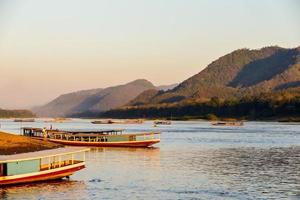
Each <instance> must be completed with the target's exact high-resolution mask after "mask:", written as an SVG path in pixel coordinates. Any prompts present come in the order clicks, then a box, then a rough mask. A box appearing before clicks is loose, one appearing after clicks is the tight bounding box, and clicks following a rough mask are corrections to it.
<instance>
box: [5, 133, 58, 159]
mask: <svg viewBox="0 0 300 200" xmlns="http://www.w3.org/2000/svg"><path fill="white" fill-rule="evenodd" d="M59 147H62V145H59V144H55V143H52V142H48V141H42V140H37V139H32V138H29V137H24V136H18V135H13V134H9V133H3V132H0V155H12V154H17V153H28V152H33V151H41V150H47V149H55V148H59Z"/></svg>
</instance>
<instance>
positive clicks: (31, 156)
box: [0, 147, 90, 163]
mask: <svg viewBox="0 0 300 200" xmlns="http://www.w3.org/2000/svg"><path fill="white" fill-rule="evenodd" d="M89 150H90V149H89V148H86V147H63V148H57V149H51V150H43V151H35V152H29V153H20V154H15V155H0V163H8V162H20V161H26V160H36V159H41V158H49V157H54V156H62V155H68V154H75V153H80V152H85V151H89Z"/></svg>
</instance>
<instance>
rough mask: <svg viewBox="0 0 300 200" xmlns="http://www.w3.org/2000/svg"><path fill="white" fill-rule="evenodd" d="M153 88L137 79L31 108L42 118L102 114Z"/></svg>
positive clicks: (64, 97) (74, 94)
mask: <svg viewBox="0 0 300 200" xmlns="http://www.w3.org/2000/svg"><path fill="white" fill-rule="evenodd" d="M154 88H155V86H154V85H153V84H152V83H151V82H149V81H147V80H144V79H138V80H135V81H133V82H130V83H127V84H124V85H118V86H114V87H108V88H105V89H93V90H84V91H79V92H73V93H69V94H64V95H61V96H59V97H57V98H56V99H54V100H53V101H51V102H49V103H48V104H46V105H44V106H40V107H36V108H33V111H34V112H35V113H36V114H37V115H38V116H42V117H46V116H47V117H65V116H71V115H74V114H76V113H82V112H103V111H106V110H109V109H113V108H117V107H119V106H123V105H125V104H126V103H128V102H129V101H130V100H132V99H134V98H135V97H136V96H137V95H139V94H140V93H141V92H143V91H145V90H149V89H154Z"/></svg>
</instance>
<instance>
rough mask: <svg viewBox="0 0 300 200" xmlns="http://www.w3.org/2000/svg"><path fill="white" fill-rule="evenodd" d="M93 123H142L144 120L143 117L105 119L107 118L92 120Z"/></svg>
mask: <svg viewBox="0 0 300 200" xmlns="http://www.w3.org/2000/svg"><path fill="white" fill-rule="evenodd" d="M91 123H92V124H142V123H144V120H142V119H126V120H112V119H105V120H96V121H92V122H91Z"/></svg>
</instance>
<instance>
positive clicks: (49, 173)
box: [0, 163, 85, 186]
mask: <svg viewBox="0 0 300 200" xmlns="http://www.w3.org/2000/svg"><path fill="white" fill-rule="evenodd" d="M83 168H85V163H78V164H74V165H70V166H66V167H61V168H57V169H51V170H45V171H40V172H36V173H29V174H22V175H14V176H5V177H0V186H7V185H17V184H24V183H32V182H41V181H48V180H57V179H62V178H64V177H67V176H70V175H72V174H73V173H74V172H76V171H78V170H81V169H83Z"/></svg>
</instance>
